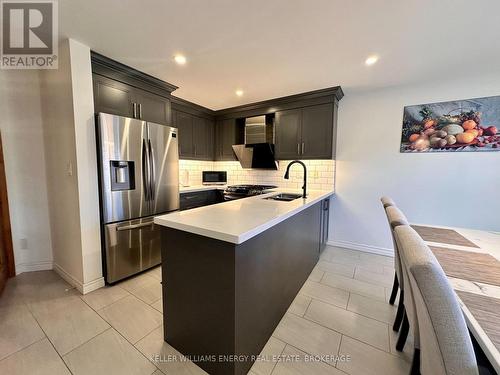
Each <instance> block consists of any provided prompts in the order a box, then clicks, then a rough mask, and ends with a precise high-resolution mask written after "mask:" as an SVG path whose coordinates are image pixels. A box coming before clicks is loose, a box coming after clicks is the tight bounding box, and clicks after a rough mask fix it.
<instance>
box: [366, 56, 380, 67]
mask: <svg viewBox="0 0 500 375" xmlns="http://www.w3.org/2000/svg"><path fill="white" fill-rule="evenodd" d="M377 61H378V56H375V55H373V56H369V57H368V58H367V59H366V60H365V64H366V65H368V66H370V65H373V64H375V63H376V62H377Z"/></svg>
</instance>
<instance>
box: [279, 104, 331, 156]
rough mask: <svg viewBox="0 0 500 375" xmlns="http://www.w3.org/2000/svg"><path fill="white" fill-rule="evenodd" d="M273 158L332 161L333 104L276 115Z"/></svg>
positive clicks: (296, 109) (287, 111)
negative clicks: (274, 155)
mask: <svg viewBox="0 0 500 375" xmlns="http://www.w3.org/2000/svg"><path fill="white" fill-rule="evenodd" d="M275 127H276V129H275V132H276V133H275V134H276V139H275V142H276V158H277V159H284V160H286V159H332V158H335V143H336V130H337V129H336V127H337V102H333V103H325V104H320V105H313V106H306V107H302V108H295V109H289V110H284V111H278V112H276V117H275Z"/></svg>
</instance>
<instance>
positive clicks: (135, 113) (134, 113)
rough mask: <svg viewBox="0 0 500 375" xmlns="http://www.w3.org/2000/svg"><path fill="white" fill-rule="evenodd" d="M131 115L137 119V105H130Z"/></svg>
mask: <svg viewBox="0 0 500 375" xmlns="http://www.w3.org/2000/svg"><path fill="white" fill-rule="evenodd" d="M132 115H133V117H134V118H137V103H132Z"/></svg>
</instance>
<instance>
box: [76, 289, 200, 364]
mask: <svg viewBox="0 0 500 375" xmlns="http://www.w3.org/2000/svg"><path fill="white" fill-rule="evenodd" d="M122 289H124V288H122ZM124 290H125V291H127V292H128V293H129V295H128V296H133V297H134V298H137V297H135V295H133V294H132V293H130V292H129V291H128V290H126V289H124ZM128 296H125V297H128ZM125 297H123V298H120V299H119V300H118V301H121V300H122V299H124V298H125ZM137 299H138V300H139V301H141V302H142V303H144V304H145V305H147V304H146V303H145V302H143V301H142V300H140V299H139V298H137ZM118 301H115V302H113V303H111V304H109V305H108V306H111V305H113V304H114V303H116V302H118ZM83 302H85V301H83ZM85 303H86V302H85ZM87 305H88V304H87ZM108 306H105V307H108ZM147 306H149V305H147ZM89 307H90V308H91V309H92V307H91V306H89ZM105 307H103V308H102V309H104V308H105ZM151 308H152V309H153V310H155V311H156V312H158V313H159V311H158V310H156V309H155V308H153V307H151ZM102 309H99V310H102ZM92 310H94V309H92ZM94 311H95V312H96V313H97V314H98V315H99V316H100V317H101V319H103V320H104V321H105V322H106V323H108V324H109V326H110V328H108V329H107V330H109V329H112V330H113V331H115V332H116V333H117V334H119V335H120V336H121V337H122V338H123V339H124V340H125V341H127V342H128V343H129V344H130V345H131V346H132V347H133V348H134V349H135V350H136V351H137V352H138V353H139V354H140V355H142V356H143V357H144V358H145V359H146V360H147V361H148V362H149V363H151V364H153V366H155V367H156V370H159V371H160V372H161V373H162V374H163V371H161V369H160V368H159V367H158V366H157V365H156V363H155V362H153V361H152V360H151V359H150V358H148V357H146V355H145V354H144V353H143V352H141V351H140V350H139V349H138V348H137V347H136V346H135V344H133V343H132V342H130V341H129V340H128V339H127V338H126V337H125V336H124V335H122V334H121V332H120V331H118V330H117V329H116V328H115V327H113V326H112V325H111V324H110V323H109V322H108V321H107V320H106V319H104V318H103V317H102V316H101V315H100V314H99V313H98V312H97V310H94ZM160 314H161V315H162V320H163V313H160ZM162 325H163V322H162V323H161V324H160V325H159V326H157V327H155V328H154V329H153V330H151V331H150V332H148V333H147V334H146V335H144V336H143V337H141V338H140V339H139V340H137V342H136V344H137V343H139V342H140V341H141V340H143V339H144V338H145V337H146V336H148V335H149V334H151V333H152V332H153V331H154V330H156V329H158V327H160V326H162ZM107 330H106V331H107ZM104 332H105V331H103V332H101V333H104ZM101 333H100V334H101ZM97 336H99V335H97ZM97 336H95V337H97ZM95 337H93V338H95ZM89 341H90V340H89ZM75 349H76V348H75ZM73 350H74V349H73ZM193 364H195V363H193ZM195 365H196V364H195ZM196 366H197V365H196ZM198 367H199V366H198ZM156 370H155V371H156ZM153 373H154V371H153Z"/></svg>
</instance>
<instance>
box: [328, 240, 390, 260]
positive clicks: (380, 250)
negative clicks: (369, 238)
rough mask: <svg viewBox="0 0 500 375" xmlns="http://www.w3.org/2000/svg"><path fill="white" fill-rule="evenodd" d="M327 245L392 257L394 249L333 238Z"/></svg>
mask: <svg viewBox="0 0 500 375" xmlns="http://www.w3.org/2000/svg"><path fill="white" fill-rule="evenodd" d="M327 245H328V246H336V247H343V248H346V249H351V250H358V251H364V252H365V253H372V254H378V255H384V256H389V257H394V250H393V249H389V248H386V247H379V246H373V245H366V244H361V243H356V242H350V241H341V240H333V241H328V242H327Z"/></svg>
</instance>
